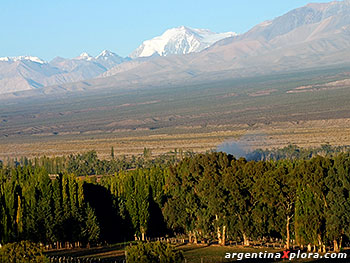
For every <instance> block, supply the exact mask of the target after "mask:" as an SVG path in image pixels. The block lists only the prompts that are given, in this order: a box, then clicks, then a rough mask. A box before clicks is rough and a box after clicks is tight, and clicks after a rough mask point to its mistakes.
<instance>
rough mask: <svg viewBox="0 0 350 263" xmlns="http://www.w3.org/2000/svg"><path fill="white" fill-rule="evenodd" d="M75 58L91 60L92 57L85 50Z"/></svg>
mask: <svg viewBox="0 0 350 263" xmlns="http://www.w3.org/2000/svg"><path fill="white" fill-rule="evenodd" d="M75 59H77V60H93V59H94V57H92V56H90V55H89V54H88V53H86V52H83V53H81V54H80V56H79V57H76V58H75Z"/></svg>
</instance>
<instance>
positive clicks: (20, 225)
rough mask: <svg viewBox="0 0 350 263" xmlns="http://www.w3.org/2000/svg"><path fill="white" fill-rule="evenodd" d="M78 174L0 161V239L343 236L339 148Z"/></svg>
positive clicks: (334, 242)
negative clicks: (302, 156) (329, 152)
mask: <svg viewBox="0 0 350 263" xmlns="http://www.w3.org/2000/svg"><path fill="white" fill-rule="evenodd" d="M92 160H95V161H96V158H95V157H93V158H92ZM88 161H89V160H88ZM97 161H98V162H101V161H100V160H98V159H97ZM110 162H112V161H110ZM79 163H80V168H79V169H90V168H87V167H90V166H91V164H90V163H89V162H85V165H86V166H87V167H85V168H84V162H79ZM93 167H95V166H93ZM79 169H77V170H75V171H79ZM94 169H95V168H94ZM84 171H85V170H84ZM101 172H102V171H101ZM94 173H98V172H96V170H95V171H94ZM79 175H86V173H85V172H84V173H83V174H80V173H78V172H77V173H70V172H68V171H64V172H62V173H60V174H59V176H58V177H57V178H56V179H53V178H51V179H50V177H49V172H48V170H47V167H45V165H42V166H41V165H38V164H34V163H33V162H31V163H30V162H28V163H26V164H23V165H22V164H21V165H17V166H15V167H13V166H11V165H10V166H8V165H3V166H2V168H1V169H0V182H1V185H0V219H1V220H0V242H1V243H2V244H3V243H7V242H12V241H19V240H31V241H35V242H42V243H43V244H47V245H49V246H58V247H59V246H61V245H62V244H64V243H66V244H67V243H69V244H71V245H72V244H74V245H75V246H80V245H88V244H91V245H93V244H96V243H101V242H107V243H113V242H118V241H127V240H134V239H135V238H139V239H145V238H146V237H152V236H153V237H157V236H165V235H186V236H188V238H189V239H190V241H191V242H196V241H197V240H206V241H218V242H219V243H220V244H222V245H224V244H225V243H226V242H227V241H228V240H235V241H242V242H244V243H245V244H246V245H248V244H249V242H250V240H257V239H261V238H267V239H268V238H280V239H283V240H284V241H285V242H286V245H287V247H288V246H289V244H290V243H291V242H292V240H294V241H295V244H297V245H299V246H305V247H306V246H307V247H308V248H309V249H310V248H311V247H315V249H316V248H317V249H318V250H320V251H322V250H325V248H326V246H331V247H333V248H334V250H339V249H340V248H341V246H342V244H344V242H345V241H346V240H348V239H349V236H350V155H349V154H338V155H336V156H333V157H322V156H316V157H314V158H312V159H310V160H278V161H272V160H270V161H249V162H248V161H247V160H245V159H243V158H241V159H235V158H234V157H233V156H231V155H227V154H225V153H207V154H197V155H194V156H190V157H185V158H184V159H183V160H181V161H176V162H175V161H173V160H168V161H167V162H166V161H165V162H156V163H153V164H152V165H151V164H148V166H146V167H145V168H141V167H139V168H137V169H134V170H130V171H125V170H119V171H118V172H116V173H115V174H114V175H111V176H103V177H102V178H101V180H99V181H96V180H92V179H91V178H87V177H83V176H79Z"/></svg>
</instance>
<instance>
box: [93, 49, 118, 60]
mask: <svg viewBox="0 0 350 263" xmlns="http://www.w3.org/2000/svg"><path fill="white" fill-rule="evenodd" d="M115 56H117V54H115V53H113V52H111V51H109V50H103V51H102V52H101V53H100V54H99V55H98V56H96V59H99V58H107V57H115Z"/></svg>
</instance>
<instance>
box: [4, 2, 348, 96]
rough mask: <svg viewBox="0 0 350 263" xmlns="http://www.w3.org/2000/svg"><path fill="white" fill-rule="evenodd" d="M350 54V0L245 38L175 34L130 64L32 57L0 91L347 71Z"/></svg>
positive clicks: (12, 64)
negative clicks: (338, 67) (337, 67)
mask: <svg viewBox="0 0 350 263" xmlns="http://www.w3.org/2000/svg"><path fill="white" fill-rule="evenodd" d="M349 53H350V0H344V1H334V2H329V3H315V4H308V5H306V6H304V7H301V8H297V9H294V10H292V11H290V12H288V13H286V14H284V15H282V16H280V17H277V18H275V19H273V20H271V21H265V22H262V23H260V24H258V25H257V26H255V27H253V28H252V29H251V30H249V31H248V32H246V33H244V34H241V35H237V34H235V33H232V32H229V33H222V34H215V33H212V32H210V31H208V30H202V29H192V28H186V27H178V28H175V29H170V30H168V31H166V32H165V33H164V34H163V35H162V36H160V37H156V38H153V39H151V40H148V41H145V42H143V44H142V45H141V46H140V47H139V48H137V49H136V50H135V51H134V52H133V53H132V54H131V55H130V57H131V58H121V57H119V56H117V55H115V54H113V53H112V52H108V51H104V52H102V53H101V55H99V56H97V57H95V58H94V57H91V56H89V55H88V54H85V53H84V54H82V55H81V56H80V57H77V58H74V59H63V58H56V59H54V60H53V61H51V62H49V63H46V62H43V61H42V60H40V59H38V58H32V57H26V59H23V58H22V59H18V58H2V59H0V90H1V93H9V92H13V91H19V90H24V89H27V90H29V89H30V90H32V92H29V93H28V92H27V93H25V92H24V93H23V94H30V95H35V94H48V93H55V92H67V91H74V90H91V89H99V88H100V89H103V88H113V89H115V88H134V87H144V86H149V85H163V84H169V83H173V84H176V83H188V82H195V81H207V80H217V79H223V78H225V79H232V78H239V77H245V76H252V75H264V74H271V73H276V72H285V71H296V70H304V69H309V68H315V67H332V66H335V65H349V64H350V56H349ZM82 80H84V81H82ZM64 83H66V84H64ZM57 84H59V85H57ZM47 86H50V87H47ZM46 87H47V88H46ZM16 95H17V96H20V95H22V93H16Z"/></svg>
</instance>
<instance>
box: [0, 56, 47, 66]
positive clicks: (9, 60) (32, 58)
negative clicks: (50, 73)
mask: <svg viewBox="0 0 350 263" xmlns="http://www.w3.org/2000/svg"><path fill="white" fill-rule="evenodd" d="M24 60H29V61H32V62H36V63H39V64H45V63H46V62H45V61H44V60H42V59H40V58H38V57H32V56H18V57H2V58H0V61H6V62H16V61H24Z"/></svg>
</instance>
